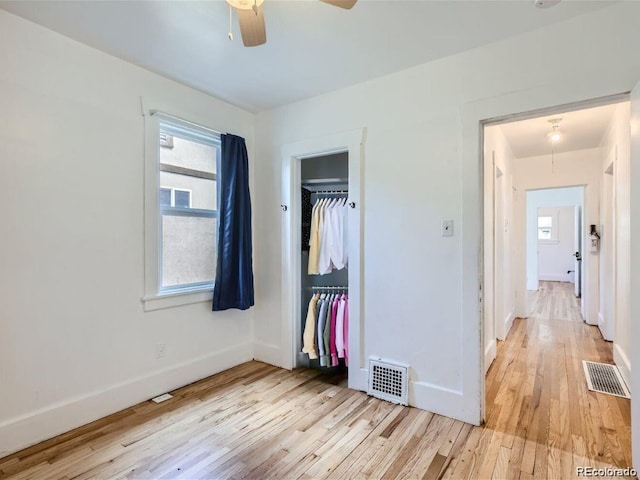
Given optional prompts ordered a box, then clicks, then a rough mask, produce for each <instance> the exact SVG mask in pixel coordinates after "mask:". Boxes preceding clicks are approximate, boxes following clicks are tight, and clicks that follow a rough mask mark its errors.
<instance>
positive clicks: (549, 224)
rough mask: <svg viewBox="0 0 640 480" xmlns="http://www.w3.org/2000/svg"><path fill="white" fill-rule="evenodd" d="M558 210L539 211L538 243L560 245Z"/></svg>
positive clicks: (544, 209)
mask: <svg viewBox="0 0 640 480" xmlns="http://www.w3.org/2000/svg"><path fill="white" fill-rule="evenodd" d="M558 225H559V223H558V208H556V207H540V208H539V209H538V243H558V241H559V240H558Z"/></svg>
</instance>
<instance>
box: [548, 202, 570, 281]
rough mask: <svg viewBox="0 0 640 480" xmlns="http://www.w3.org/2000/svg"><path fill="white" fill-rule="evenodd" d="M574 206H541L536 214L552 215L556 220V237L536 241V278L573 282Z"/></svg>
mask: <svg viewBox="0 0 640 480" xmlns="http://www.w3.org/2000/svg"><path fill="white" fill-rule="evenodd" d="M576 208H579V207H578V206H577V205H576V206H571V207H541V208H538V216H540V217H544V216H548V217H552V218H553V219H554V221H556V219H557V221H556V225H555V226H554V227H553V228H554V229H556V230H557V239H555V241H553V242H541V241H538V279H539V280H547V281H552V282H571V283H574V282H575V274H574V273H570V271H571V270H574V268H575V257H572V255H573V254H574V253H575V252H576V241H575V235H576ZM578 212H580V210H578Z"/></svg>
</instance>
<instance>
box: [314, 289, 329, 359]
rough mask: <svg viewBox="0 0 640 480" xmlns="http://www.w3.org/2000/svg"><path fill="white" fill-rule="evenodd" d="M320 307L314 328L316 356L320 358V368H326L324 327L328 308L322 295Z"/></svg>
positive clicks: (327, 303) (326, 300) (326, 301)
mask: <svg viewBox="0 0 640 480" xmlns="http://www.w3.org/2000/svg"><path fill="white" fill-rule="evenodd" d="M321 299H322V305H321V307H320V312H319V313H318V322H317V328H316V342H317V345H318V356H319V357H320V366H321V367H326V366H327V357H326V354H325V350H324V325H325V323H326V321H327V309H328V307H329V302H328V298H324V295H322V296H321Z"/></svg>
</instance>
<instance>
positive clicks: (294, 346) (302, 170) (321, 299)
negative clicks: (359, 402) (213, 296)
mask: <svg viewBox="0 0 640 480" xmlns="http://www.w3.org/2000/svg"><path fill="white" fill-rule="evenodd" d="M365 139H366V129H365V128H363V129H358V130H351V131H347V132H342V133H338V134H333V135H328V136H324V137H317V138H312V139H308V140H302V141H299V142H296V143H292V144H288V145H284V146H283V147H282V169H283V170H282V179H283V184H282V205H281V206H282V212H283V213H282V239H283V241H282V299H281V302H282V305H283V313H284V314H283V318H282V323H281V332H282V343H281V345H282V346H281V352H282V360H281V365H282V366H283V367H284V368H288V369H294V368H314V369H318V371H321V372H322V374H323V375H324V378H326V379H327V381H328V382H331V383H337V384H344V383H345V380H346V384H347V386H348V387H349V388H352V389H356V390H363V391H366V389H367V369H366V363H365V359H364V341H363V339H364V326H365V325H364V322H363V315H362V308H361V305H362V303H363V302H362V295H363V287H362V279H363V277H364V275H363V266H364V262H363V248H362V247H363V239H362V234H361V232H362V228H363V198H362V189H361V183H362V163H363V160H364V142H365ZM314 220H315V222H316V223H315V224H314V223H313V222H314ZM325 222H328V223H326V224H325ZM314 235H315V237H314ZM314 238H315V240H314ZM314 300H315V302H314ZM310 307H312V308H311V312H310ZM320 333H322V336H320Z"/></svg>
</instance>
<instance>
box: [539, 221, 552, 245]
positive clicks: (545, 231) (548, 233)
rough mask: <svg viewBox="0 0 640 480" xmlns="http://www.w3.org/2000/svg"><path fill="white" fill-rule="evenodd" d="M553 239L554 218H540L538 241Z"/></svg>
mask: <svg viewBox="0 0 640 480" xmlns="http://www.w3.org/2000/svg"><path fill="white" fill-rule="evenodd" d="M552 239H553V217H549V216H544V217H538V240H552Z"/></svg>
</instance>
